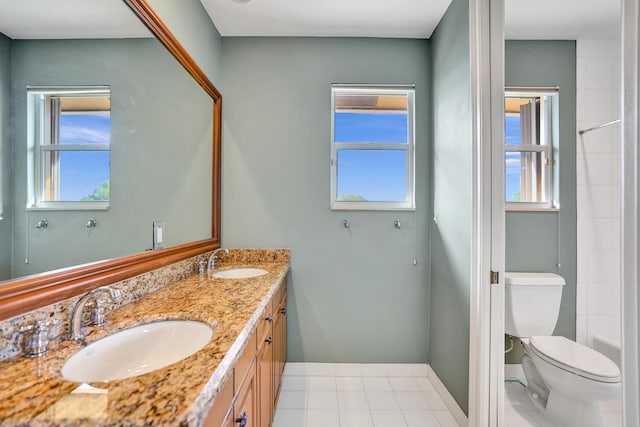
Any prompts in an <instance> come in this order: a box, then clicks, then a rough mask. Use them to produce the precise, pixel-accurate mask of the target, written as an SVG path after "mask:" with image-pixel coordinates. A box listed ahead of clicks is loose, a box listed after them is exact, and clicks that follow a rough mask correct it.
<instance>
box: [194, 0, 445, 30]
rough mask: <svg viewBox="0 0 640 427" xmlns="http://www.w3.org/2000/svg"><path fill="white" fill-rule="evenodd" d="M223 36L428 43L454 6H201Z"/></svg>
mask: <svg viewBox="0 0 640 427" xmlns="http://www.w3.org/2000/svg"><path fill="white" fill-rule="evenodd" d="M200 1H201V2H202V4H203V5H204V7H205V9H206V10H207V12H208V13H209V16H210V17H211V19H212V20H213V22H214V24H215V25H216V27H217V28H218V31H220V33H221V34H222V35H223V36H335V37H341V36H360V37H409V38H428V37H430V36H431V33H433V30H434V29H435V27H436V26H437V25H438V22H439V21H440V18H441V17H442V15H444V12H445V11H446V10H447V7H449V3H451V0H378V1H375V0H315V1H313V0H307V1H304V0H251V1H250V2H249V3H246V4H238V3H235V2H233V1H232V0H200Z"/></svg>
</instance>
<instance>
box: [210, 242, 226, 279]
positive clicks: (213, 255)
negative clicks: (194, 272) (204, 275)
mask: <svg viewBox="0 0 640 427" xmlns="http://www.w3.org/2000/svg"><path fill="white" fill-rule="evenodd" d="M218 252H224V253H225V255H229V249H225V248H218V249H216V250H215V251H213V252H211V255H210V256H209V262H208V263H207V271H208V272H209V273H211V272H212V271H213V270H215V268H216V260H217V259H219V257H218Z"/></svg>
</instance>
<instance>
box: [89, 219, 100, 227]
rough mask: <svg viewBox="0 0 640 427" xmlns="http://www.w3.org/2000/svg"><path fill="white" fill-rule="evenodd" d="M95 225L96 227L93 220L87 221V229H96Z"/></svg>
mask: <svg viewBox="0 0 640 427" xmlns="http://www.w3.org/2000/svg"><path fill="white" fill-rule="evenodd" d="M96 225H98V221H96V219H95V218H91V219H89V221H87V228H96Z"/></svg>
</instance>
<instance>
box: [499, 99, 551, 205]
mask: <svg viewBox="0 0 640 427" xmlns="http://www.w3.org/2000/svg"><path fill="white" fill-rule="evenodd" d="M557 97H558V93H557V90H556V89H545V90H536V89H513V90H511V89H507V91H506V92H505V104H504V106H505V118H504V123H505V202H506V206H507V208H508V209H509V208H511V209H535V208H541V209H549V208H554V207H557V206H556V205H557V203H554V202H553V192H554V185H553V176H554V173H553V167H552V166H553V157H554V146H557V144H556V143H555V142H554V141H557V137H556V136H555V135H557V113H556V111H557Z"/></svg>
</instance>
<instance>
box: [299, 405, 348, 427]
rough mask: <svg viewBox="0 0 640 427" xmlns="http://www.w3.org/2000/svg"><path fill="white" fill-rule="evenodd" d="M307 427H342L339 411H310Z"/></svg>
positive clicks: (308, 412)
mask: <svg viewBox="0 0 640 427" xmlns="http://www.w3.org/2000/svg"><path fill="white" fill-rule="evenodd" d="M298 427H300V426H298ZM307 427H340V415H339V413H338V411H337V410H333V411H331V410H317V409H309V410H308V411H307Z"/></svg>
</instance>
